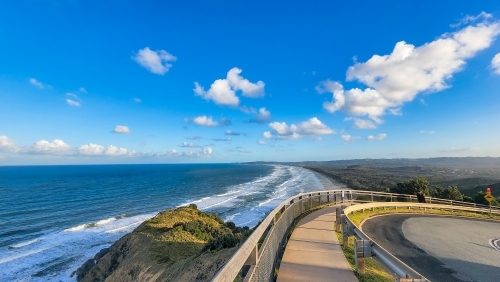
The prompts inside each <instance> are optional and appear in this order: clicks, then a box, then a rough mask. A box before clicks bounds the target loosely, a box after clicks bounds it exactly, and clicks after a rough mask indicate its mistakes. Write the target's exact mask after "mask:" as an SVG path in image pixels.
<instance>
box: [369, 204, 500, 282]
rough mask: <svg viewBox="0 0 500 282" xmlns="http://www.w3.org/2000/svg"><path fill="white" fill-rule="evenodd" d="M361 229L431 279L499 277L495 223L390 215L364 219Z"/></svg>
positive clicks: (499, 227)
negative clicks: (492, 241)
mask: <svg viewBox="0 0 500 282" xmlns="http://www.w3.org/2000/svg"><path fill="white" fill-rule="evenodd" d="M362 228H363V231H364V232H365V233H366V234H367V235H368V236H369V237H371V238H372V239H373V240H374V241H376V242H377V243H379V244H380V245H381V246H382V247H383V248H385V249H386V250H388V251H389V252H391V253H392V254H393V255H395V256H396V257H397V258H399V259H400V260H402V261H403V262H405V263H406V264H407V265H409V266H410V267H412V268H413V269H415V270H416V271H418V272H419V273H421V274H422V275H424V276H425V277H426V278H428V279H430V280H431V281H443V282H447V281H492V282H493V281H495V282H496V281H500V251H498V250H497V249H495V248H494V247H493V246H492V245H490V240H491V239H495V238H500V223H498V222H488V221H481V220H474V219H463V218H453V217H443V216H432V215H429V216H425V215H403V214H393V215H386V216H379V217H375V218H372V219H369V220H367V221H366V222H365V223H364V224H363V227H362Z"/></svg>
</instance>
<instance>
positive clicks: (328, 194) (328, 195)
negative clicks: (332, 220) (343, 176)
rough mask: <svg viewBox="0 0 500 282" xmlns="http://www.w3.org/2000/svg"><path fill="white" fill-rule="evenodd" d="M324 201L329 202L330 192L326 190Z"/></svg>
mask: <svg viewBox="0 0 500 282" xmlns="http://www.w3.org/2000/svg"><path fill="white" fill-rule="evenodd" d="M326 202H327V203H330V192H326Z"/></svg>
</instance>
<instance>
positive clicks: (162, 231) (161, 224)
mask: <svg viewBox="0 0 500 282" xmlns="http://www.w3.org/2000/svg"><path fill="white" fill-rule="evenodd" d="M136 231H137V232H140V233H142V234H145V235H147V236H149V237H152V243H151V246H150V248H149V253H150V255H151V258H152V259H153V260H154V261H156V262H158V263H166V262H174V261H178V260H180V259H184V258H187V257H190V256H193V255H198V254H201V253H202V252H207V251H219V250H222V249H226V248H232V247H235V246H237V245H238V244H239V243H241V242H242V241H243V240H245V239H246V238H247V237H248V236H249V234H250V232H251V231H250V230H249V228H248V227H243V228H241V227H237V226H236V225H235V224H234V223H233V222H226V223H224V221H223V220H222V219H221V218H220V217H218V216H217V215H216V214H213V213H212V214H207V213H204V212H202V211H199V210H198V209H197V207H196V205H194V204H192V205H190V206H189V207H180V208H177V209H174V210H167V211H164V212H161V213H159V214H158V215H157V216H155V217H153V218H151V219H149V220H147V221H146V222H144V224H142V225H141V226H140V227H138V228H137V230H136Z"/></svg>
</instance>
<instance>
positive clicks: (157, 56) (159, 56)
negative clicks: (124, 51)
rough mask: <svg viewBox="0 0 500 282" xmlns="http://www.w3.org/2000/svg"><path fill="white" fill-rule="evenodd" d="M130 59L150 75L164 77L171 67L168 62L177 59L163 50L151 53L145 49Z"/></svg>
mask: <svg viewBox="0 0 500 282" xmlns="http://www.w3.org/2000/svg"><path fill="white" fill-rule="evenodd" d="M132 59H133V60H134V61H136V62H137V63H138V64H139V65H141V66H143V67H144V68H146V69H147V70H149V71H150V72H152V73H155V74H159V75H164V74H165V73H167V72H168V70H169V69H170V68H171V67H172V64H170V63H169V62H175V61H176V60H177V58H176V57H175V56H174V55H172V54H170V53H169V52H167V51H165V50H157V51H153V50H151V49H149V47H146V48H144V49H141V50H139V52H137V55H136V56H133V57H132Z"/></svg>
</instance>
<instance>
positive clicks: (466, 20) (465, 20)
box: [450, 11, 493, 28]
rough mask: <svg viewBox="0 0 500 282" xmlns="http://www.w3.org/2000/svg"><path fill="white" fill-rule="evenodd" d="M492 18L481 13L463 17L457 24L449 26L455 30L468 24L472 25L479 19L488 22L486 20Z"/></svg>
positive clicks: (490, 15)
mask: <svg viewBox="0 0 500 282" xmlns="http://www.w3.org/2000/svg"><path fill="white" fill-rule="evenodd" d="M492 17H493V15H492V14H488V13H486V12H484V11H482V12H481V13H479V15H477V16H471V15H467V16H465V17H463V18H462V19H460V21H459V22H458V23H456V24H450V27H453V28H457V27H460V26H461V25H465V24H469V23H472V22H476V21H478V20H480V19H482V20H488V19H490V18H492Z"/></svg>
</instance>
